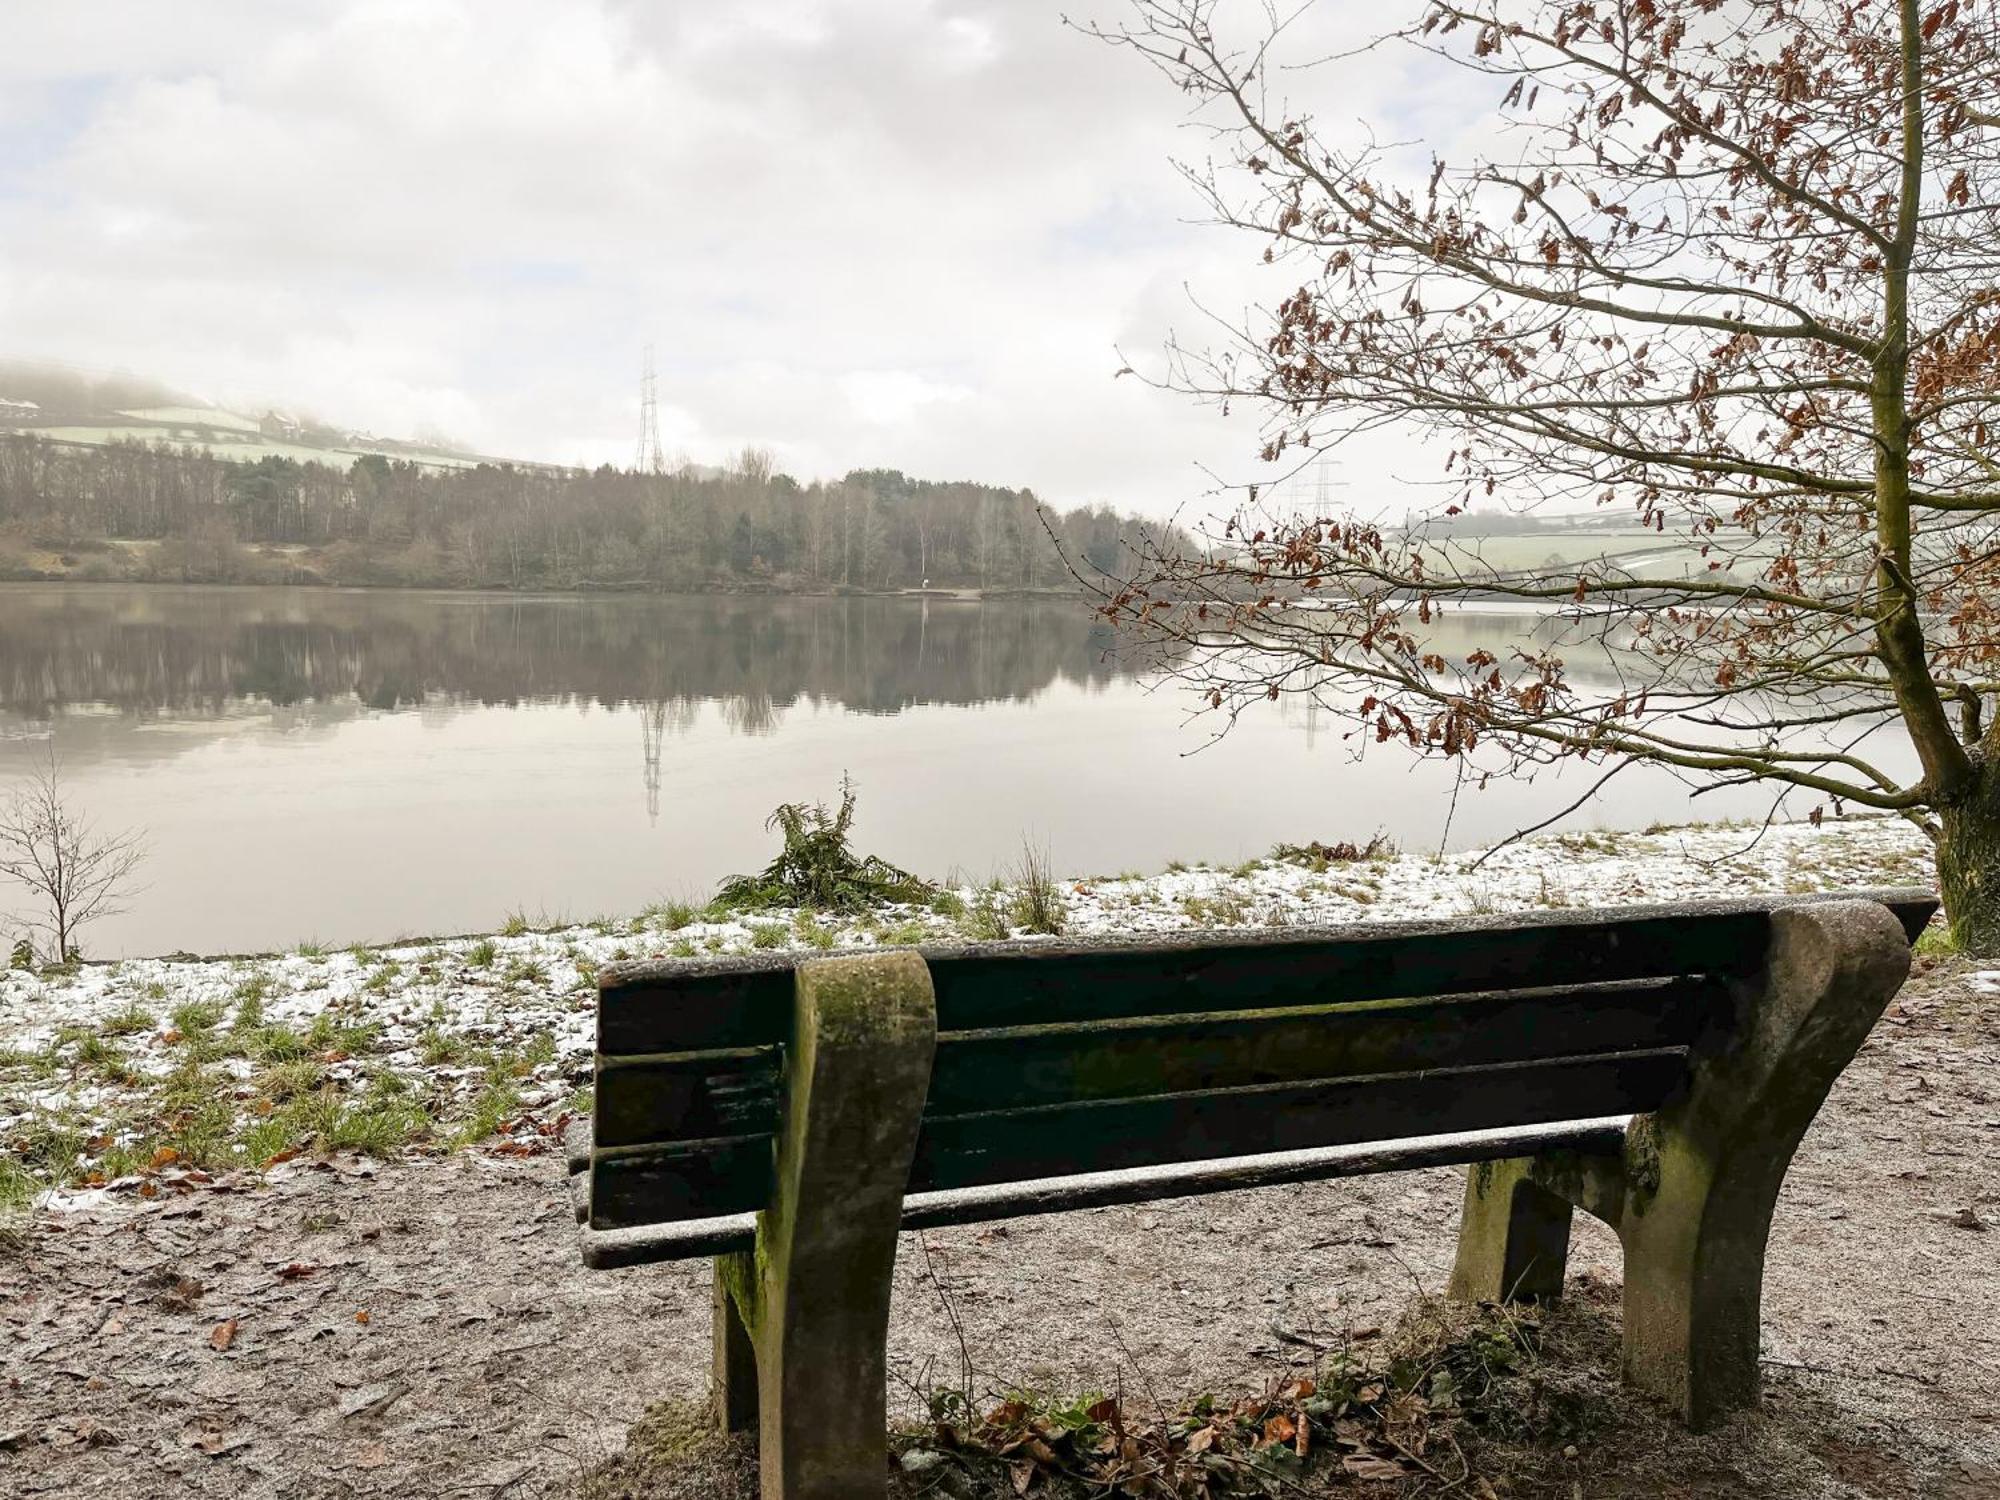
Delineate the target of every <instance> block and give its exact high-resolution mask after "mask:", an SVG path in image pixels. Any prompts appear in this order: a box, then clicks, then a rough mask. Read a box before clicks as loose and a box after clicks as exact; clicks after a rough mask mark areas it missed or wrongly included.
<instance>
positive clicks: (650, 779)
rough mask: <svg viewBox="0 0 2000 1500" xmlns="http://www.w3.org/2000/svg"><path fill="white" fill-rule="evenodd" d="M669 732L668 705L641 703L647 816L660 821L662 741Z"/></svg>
mask: <svg viewBox="0 0 2000 1500" xmlns="http://www.w3.org/2000/svg"><path fill="white" fill-rule="evenodd" d="M666 734H667V705H666V704H665V703H663V702H660V701H658V700H655V701H654V702H651V703H642V704H640V705H639V737H640V739H641V740H642V741H644V743H645V747H646V817H647V818H648V820H650V821H651V822H654V823H657V822H659V821H660V742H661V741H662V740H664V739H665V738H666Z"/></svg>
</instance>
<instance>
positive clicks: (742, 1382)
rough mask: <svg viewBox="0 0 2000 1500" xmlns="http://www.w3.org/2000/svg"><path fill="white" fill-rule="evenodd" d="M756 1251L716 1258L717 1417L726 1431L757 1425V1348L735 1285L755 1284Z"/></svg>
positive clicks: (750, 1429) (747, 1285)
mask: <svg viewBox="0 0 2000 1500" xmlns="http://www.w3.org/2000/svg"><path fill="white" fill-rule="evenodd" d="M756 1267H757V1258H756V1257H755V1256H754V1255H748V1254H739V1255H722V1256H717V1257H716V1261H715V1314H714V1317H715V1334H714V1342H715V1363H714V1376H715V1379H714V1388H715V1417H716V1421H717V1422H718V1423H720V1424H721V1427H722V1430H723V1431H724V1432H754V1431H755V1430H756V1427H757V1350H756V1347H755V1346H754V1345H753V1344H752V1343H751V1340H750V1330H749V1328H748V1327H746V1326H745V1324H744V1322H743V1314H742V1311H741V1310H740V1309H739V1308H738V1307H737V1305H736V1294H735V1292H734V1291H733V1290H731V1288H732V1287H745V1288H751V1287H754V1286H755V1280H756V1275H757V1270H756Z"/></svg>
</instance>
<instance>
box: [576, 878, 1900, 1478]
mask: <svg viewBox="0 0 2000 1500" xmlns="http://www.w3.org/2000/svg"><path fill="white" fill-rule="evenodd" d="M1935 909H1936V902H1935V900H1934V898H1932V897H1931V896H1930V895H1929V894H1928V893H1927V892H1923V891H1891V892H1879V893H1868V894H1866V895H1865V896H1860V897H1853V898H1837V899H1836V898H1808V899H1798V900H1794V899H1764V900H1754V901H1734V902H1720V903H1707V904H1701V905H1690V906H1676V907H1645V908H1630V909H1625V910H1615V911H1602V912H1563V913H1550V914H1536V915H1532V916H1523V917H1508V918H1493V919H1473V920H1464V921H1456V922H1428V923H1410V924H1398V925H1384V926H1372V927H1356V928H1345V929H1340V930H1336V931H1324V932H1322V931H1311V932H1300V931H1278V932H1264V933H1254V934H1253V933H1201V934H1193V935H1182V936H1175V937H1172V938H1167V939H1163V940H1153V941H1140V940H1130V939H1127V940H1115V941H1105V942H1039V943H1026V942H1024V943H1014V944H995V945H980V946H973V947H963V948H926V949H921V950H909V949H905V950H875V951H871V952H869V953H865V954H859V955H828V956H825V957H817V956H812V957H808V956H804V955H793V954H769V955H764V954H757V955H750V956H746V957H739V958H727V959H717V960H712V961H697V960H690V961H680V962H663V963H649V964H628V965H622V966H617V967H613V968H608V969H606V970H605V972H604V974H603V975H602V977H601V980H600V998H599V1010H598V1050H597V1083H596V1106H595V1114H594V1118H593V1121H592V1131H591V1136H590V1138H589V1139H588V1140H587V1141H581V1142H573V1144H572V1149H571V1166H572V1170H573V1171H574V1172H575V1173H576V1174H577V1176H576V1181H577V1184H578V1187H579V1193H578V1197H579V1216H580V1217H581V1218H582V1219H583V1220H584V1221H585V1225H586V1227H585V1229H584V1232H583V1243H584V1250H583V1254H584V1260H585V1262H586V1263H587V1264H589V1265H591V1266H594V1267H614V1266H625V1265H633V1264H638V1263H642V1262H647V1261H655V1260H668V1259H678V1258H684V1257H689V1256H714V1257H715V1258H716V1263H715V1271H716V1274H715V1336H714V1380H715V1391H716V1401H717V1408H718V1414H719V1416H720V1419H721V1420H722V1421H723V1422H724V1423H725V1424H726V1425H728V1426H729V1427H731V1428H747V1427H751V1426H756V1427H757V1428H758V1429H759V1436H760V1453H761V1462H762V1465H763V1469H764V1494H765V1495H766V1497H767V1500H776V1497H784V1500H821V1497H833V1496H840V1497H849V1496H854V1495H864V1494H880V1493H881V1491H882V1486H883V1483H884V1472H885V1471H884V1457H883V1453H884V1449H883V1439H884V1426H885V1420H886V1367H885V1359H886V1355H885V1342H886V1337H887V1325H888V1313H889V1289H890V1281H891V1273H892V1270H893V1266H894V1261H895V1253H896V1234H897V1231H898V1229H899V1228H901V1229H910V1228H920V1227H924V1226H929V1225H939V1224H955V1223H967V1222H973V1221H978V1220H985V1219H1000V1218H1006V1217H1010V1216H1015V1215H1021V1214H1032V1213H1043V1212H1049V1211H1054V1210H1061V1209H1068V1208H1077V1207H1083V1206H1087V1205H1096V1204H1106V1203H1131V1202H1139V1201H1144V1200H1150V1199H1159V1198H1168V1197H1182V1196H1188V1195H1191V1194H1195V1193H1203V1192H1214V1191H1222V1190H1230V1189H1238V1188H1243V1187H1251V1186H1258V1185H1262V1184H1269V1183H1280V1182H1299V1181H1306V1180H1312V1179H1318V1178H1328V1177H1336V1176H1342V1175H1349V1174H1354V1173H1362V1172H1379V1171H1387V1170H1392V1169H1397V1168H1406V1167H1418V1166H1435V1165H1439V1164H1444V1163H1471V1164H1474V1165H1472V1166H1471V1167H1470V1168H1469V1171H1468V1180H1467V1188H1466V1200H1465V1211H1464V1218H1463V1222H1462V1225H1461V1228H1460V1231H1459V1246H1458V1257H1457V1264H1456V1267H1455V1269H1454V1272H1453V1275H1452V1281H1451V1290H1452V1292H1453V1294H1454V1295H1457V1296H1460V1297H1465V1298H1480V1299H1494V1300H1500V1299H1510V1298H1548V1297H1554V1296H1555V1295H1557V1294H1558V1293H1559V1291H1560V1290H1561V1288H1562V1283H1563V1271H1564V1262H1565V1257H1566V1256H1567V1253H1568V1243H1569V1228H1570V1215H1571V1208H1572V1205H1574V1206H1576V1207H1581V1208H1583V1209H1585V1210H1587V1211H1588V1212H1590V1213H1592V1214H1595V1215H1596V1216H1598V1217H1599V1218H1601V1219H1603V1220H1604V1221H1606V1222H1607V1223H1609V1224H1610V1225H1612V1226H1613V1227H1614V1228H1615V1229H1616V1230H1617V1231H1618V1233H1619V1235H1620V1237H1621V1239H1622V1240H1623V1242H1624V1247H1625V1303H1624V1319H1625V1334H1624V1337H1625V1373H1626V1376H1627V1378H1628V1380H1630V1381H1631V1382H1632V1383H1633V1384H1634V1385H1636V1386H1639V1387H1641V1388H1643V1389H1645V1390H1647V1391H1649V1392H1652V1393H1654V1394H1656V1395H1657V1396H1659V1397H1660V1398H1662V1399H1663V1400H1665V1401H1666V1402H1668V1403H1669V1404H1670V1405H1671V1406H1672V1407H1673V1408H1675V1409H1676V1410H1677V1411H1678V1412H1679V1413H1680V1414H1681V1415H1682V1416H1683V1417H1684V1418H1685V1419H1686V1420H1687V1421H1689V1422H1691V1423H1693V1424H1695V1425H1697V1426H1704V1425H1707V1424H1709V1423H1711V1422H1713V1421H1714V1420H1716V1419H1717V1418H1719V1417H1721V1416H1722V1415H1724V1414H1725V1413H1727V1412H1729V1411H1732V1410H1734V1409H1736V1408H1739V1407H1742V1406H1745V1405H1747V1404H1750V1403H1753V1402H1754V1401H1755V1400H1756V1398H1757V1392H1758V1334H1759V1328H1758V1307H1759V1299H1760V1295H1761V1289H1762V1278H1763V1264H1764V1244H1765V1239H1766V1235H1767V1233H1768V1231H1769V1228H1770V1220H1771V1211H1772V1205H1773V1203H1774V1201H1775V1199H1776V1197H1777V1192H1778V1187H1779V1184H1780V1182H1781V1181H1782V1179H1783V1176H1784V1173H1785V1169H1786V1167H1787V1165H1788V1164H1789V1162H1790V1160H1791V1157H1792V1153H1793V1151H1794V1150H1795V1148H1796V1147H1797V1145H1798V1143H1799V1140H1800V1138H1801V1137H1802V1136H1803V1135H1804V1133H1805V1130H1806V1127H1807V1126H1808V1125H1809V1124H1810V1123H1811V1121H1812V1118H1813V1116H1814V1114H1815V1113H1816V1112H1817V1110H1818V1108H1819V1106H1820V1104H1821V1102H1822V1101H1823V1100H1824V1099H1825V1097H1826V1094H1827V1091H1828V1089H1829V1088H1830V1087H1831V1086H1832V1084H1833V1082H1834V1080H1835V1078H1836V1077H1838V1075H1839V1073H1840V1071H1841V1069H1842V1068H1844V1067H1845V1066H1846V1065H1847V1063H1848V1061H1849V1059H1850V1058H1852V1057H1853V1055H1854V1053H1855V1051H1856V1049H1857V1048H1859V1047H1860V1045H1861V1043H1862V1041H1863V1039H1864V1038H1865V1037H1866V1036H1867V1035H1868V1032H1869V1028H1870V1027H1871V1026H1872V1025H1873V1024H1874V1023H1875V1021H1876V1019H1877V1017H1879V1016H1880V1015H1881V1013H1882V1010H1883V1008H1884V1007H1885V1006H1886V1005H1887V1004H1888V1002H1889V1000H1890V998H1891V997H1892V996H1893V995H1894V994H1895V992H1896V990H1897V988H1898V987H1899V986H1900V985H1901V983H1902V981H1903V978H1904V976H1905V974H1906V973H1907V971H1908V967H1909V960H1910V953H1909V944H1910V942H1911V941H1913V940H1914V937H1915V935H1916V934H1917V933H1918V932H1919V931H1920V930H1921V929H1922V928H1923V926H1924V924H1925V923H1926V922H1927V921H1928V920H1929V919H1930V916H1931V914H1932V912H1933V911H1934V910H1935Z"/></svg>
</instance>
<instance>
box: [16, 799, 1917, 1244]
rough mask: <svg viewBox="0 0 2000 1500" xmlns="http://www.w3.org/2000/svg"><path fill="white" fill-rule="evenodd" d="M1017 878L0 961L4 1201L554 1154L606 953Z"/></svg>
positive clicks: (1562, 837) (1470, 868) (1103, 918)
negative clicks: (870, 898) (768, 905)
mask: <svg viewBox="0 0 2000 1500" xmlns="http://www.w3.org/2000/svg"><path fill="white" fill-rule="evenodd" d="M1931 880H1932V873H1931V860H1930V851H1929V847H1928V845H1927V843H1926V841H1925V840H1924V838H1923V836H1922V835H1921V834H1920V833H1919V832H1918V831H1917V830H1916V829H1914V828H1912V827H1911V826H1910V825H1908V824H1907V823H1905V822H1903V821H1901V820H1898V819H1890V818H1856V819H1850V820H1844V821H1829V822H1827V823H1825V824H1824V825H1822V826H1819V827H1814V826H1811V825H1809V824H1805V823H1787V824H1778V825H1774V826H1772V827H1770V828H1768V829H1764V830H1761V831H1760V830H1759V829H1757V828H1754V827H1740V826H1694V827H1686V828H1665V829H1655V830H1650V831H1648V832H1644V833H1603V832H1591V833H1571V834H1559V835H1547V836H1543V837H1539V838H1535V839H1529V840H1524V841H1522V842H1520V843H1517V844H1514V845H1511V846H1508V847H1505V848H1502V849H1500V850H1499V851H1498V852H1496V853H1493V854H1492V855H1490V856H1487V857H1482V856H1481V855H1480V854H1478V853H1467V854H1455V855H1448V856H1445V857H1444V858H1442V859H1438V858H1435V857H1432V856H1428V855H1422V854H1410V853H1405V854H1392V855H1387V856H1385V857H1379V858H1373V859H1370V858H1360V859H1337V858H1336V859H1326V860H1314V859H1305V860H1301V861H1298V862H1294V861H1288V860H1279V859H1265V860H1257V861H1252V862H1250V863H1248V864H1244V865H1241V866H1237V867H1234V868H1229V869H1222V868H1215V867H1210V866H1191V867H1180V866H1175V867H1172V868H1170V869H1168V870H1167V871H1166V872H1164V873H1162V874H1158V875H1153V876H1138V875H1122V876H1114V877H1098V878H1081V879H1075V880H1071V881H1066V882H1063V883H1062V884H1061V886H1060V887H1059V889H1060V895H1061V902H1062V906H1063V908H1064V926H1065V930H1066V931H1068V932H1071V933H1078V934H1094V933H1115V932H1166V931H1175V930H1189V929H1197V928H1223V927H1247V926H1289V925H1313V926H1337V925H1341V924H1344V923H1352V922H1361V921H1370V922H1379V921H1391V920H1398V919H1407V918H1418V917H1444V916H1453V915H1462V914H1473V913H1489V912H1505V911H1527V910H1537V909H1548V908H1564V907H1598V906H1616V905H1621V904H1631V903H1637V902H1651V901H1673V900H1682V899H1690V898H1696V897H1703V896H1714V895H1718V894H1727V895H1749V894H1755V893H1802V892H1808V891H1816V890H1835V889H1843V888H1857V887H1863V886H1888V885H1928V884H1930V883H1931ZM1016 894H1017V893H1015V892H1013V891H1011V890H1010V889H1009V888H1007V887H1005V886H997V885H996V886H988V887H981V888H961V889H958V890H955V891H947V892H944V893H943V894H941V895H940V896H939V898H938V899H937V900H935V901H934V902H932V903H931V904H929V905H927V906H923V907H915V906H907V907H898V908H893V909H888V910H884V911H878V912H875V913H872V914H869V915H854V916H843V915H836V914H828V913H819V914H815V913H811V912H804V911H792V910H783V909H773V910H763V911H756V912H724V911H719V910H717V909H715V908H713V907H710V908H703V909H699V910H697V909H692V908H688V907H682V906H668V907H655V908H652V909H649V910H648V911H646V912H644V913H642V914H640V915H639V916H637V917H634V918H631V919H629V920H619V921H609V920H601V921H597V922H593V923H589V924H584V925H576V926H568V927H563V928H560V929H557V930H552V931H532V930H527V929H526V928H525V925H524V924H522V923H521V922H519V921H518V920H516V921H514V922H511V923H510V924H509V925H508V927H507V929H506V930H504V931H502V932H497V933H493V934H491V935H487V936H479V937H455V938H443V939H436V940H430V941H418V940H412V941H401V942H397V943H394V944H391V945H389V946H385V947H379V948H354V949H349V950H345V951H339V952H321V951H318V950H316V949H311V948H307V949H303V950H301V951H299V952H296V953H289V954H282V955H275V956H265V957H253V958H216V959H184V958H159V959H128V960H124V961H121V962H117V963H107V964H89V965H85V966H83V967H82V968H81V969H80V970H79V971H77V972H75V973H72V974H36V973H31V972H27V971H20V970H16V971H11V972H8V973H6V974H5V975H4V976H0V1143H4V1146H5V1153H4V1154H0V1204H4V1203H5V1202H6V1201H7V1200H9V1199H10V1198H11V1199H12V1200H13V1201H16V1202H18V1201H22V1200H24V1199H25V1198H27V1197H29V1196H32V1195H34V1194H37V1193H41V1192H44V1191H45V1190H47V1189H49V1188H52V1187H53V1188H59V1189H62V1190H63V1191H62V1192H60V1193H58V1194H57V1195H56V1196H57V1197H58V1198H60V1199H62V1200H64V1201H74V1200H75V1199H77V1198H83V1199H86V1200H88V1199H93V1198H96V1197H98V1196H101V1195H103V1194H106V1193H115V1192H124V1191H132V1192H138V1193H140V1194H142V1195H144V1196H154V1195H156V1194H157V1193H158V1192H160V1191H162V1190H166V1189H171V1188H175V1187H185V1186H188V1185H194V1184H202V1183H206V1182H209V1181H212V1180H215V1179H217V1178H218V1177H222V1176H223V1175H224V1174H243V1173H254V1172H259V1171H270V1170H273V1169H277V1170H279V1171H286V1170H298V1168H297V1167H293V1166H291V1165H290V1164H291V1163H293V1162H294V1161H295V1160H296V1159H299V1158H300V1157H301V1156H302V1155H304V1154H323V1153H335V1154H343V1153H345V1154H355V1153H359V1154H372V1155H377V1156H390V1155H400V1154H404V1153H409V1152H426V1151H429V1152H435V1151H442V1150H448V1149H451V1148H452V1147H454V1146H464V1145H472V1144H476V1143H482V1142H483V1143H485V1144H486V1146H487V1148H488V1149H498V1150H503V1151H515V1152H519V1151H530V1150H539V1149H543V1148H544V1147H545V1146H546V1144H547V1143H548V1142H549V1140H550V1139H551V1137H552V1135H553V1132H554V1131H555V1130H556V1129H557V1128H559V1125H560V1123H561V1121H562V1120H563V1119H564V1118H566V1117H567V1115H568V1114H570V1113H572V1112H576V1111H580V1110H586V1109H588V1108H589V1098H588V1091H587V1084H588V1082H589V1071H590V1054H591V1046H592V1039H593V1026H594V1010H595V993H594V985H595V980H596V975H597V971H598V969H599V968H600V967H601V966H602V965H604V964H607V963H611V962H614V961H619V960H625V959H640V958H663V957H674V956H679V957H696V956H702V955H709V954H726V953H740V952H744V951H747V950H750V949H753V948H756V949H767V950H789V949H819V948H831V947H843V948H845V947H868V946H891V945H903V944H916V943H928V942H952V941H962V940H965V939H967V938H973V937H978V938H993V937H1004V936H1008V935H1010V934H1014V933H1016V932H1017V931H1018V929H1017V927H1016V926H1015V918H1016V916H1017V915H1018V913H1016V912H1015V911H1014V902H1015V897H1016Z"/></svg>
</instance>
